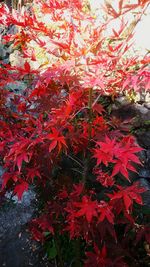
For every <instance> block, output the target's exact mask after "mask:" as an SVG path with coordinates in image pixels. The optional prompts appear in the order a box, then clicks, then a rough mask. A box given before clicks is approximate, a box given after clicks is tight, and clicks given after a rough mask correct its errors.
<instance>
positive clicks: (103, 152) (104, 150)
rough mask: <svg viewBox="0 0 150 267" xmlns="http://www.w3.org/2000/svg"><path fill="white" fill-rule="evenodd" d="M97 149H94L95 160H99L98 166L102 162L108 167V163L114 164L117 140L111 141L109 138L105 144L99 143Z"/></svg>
mask: <svg viewBox="0 0 150 267" xmlns="http://www.w3.org/2000/svg"><path fill="white" fill-rule="evenodd" d="M96 145H97V147H98V148H96V149H94V156H93V157H94V158H96V159H97V165H99V164H100V163H101V162H102V163H104V164H105V165H106V166H108V163H110V162H114V160H113V156H114V148H115V147H116V140H115V139H113V140H111V139H109V138H108V137H107V136H106V138H105V142H97V143H96Z"/></svg>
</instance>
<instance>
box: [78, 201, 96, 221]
mask: <svg viewBox="0 0 150 267" xmlns="http://www.w3.org/2000/svg"><path fill="white" fill-rule="evenodd" d="M74 206H75V207H77V208H79V211H77V212H76V214H75V215H76V217H80V216H85V217H86V219H87V221H88V222H89V223H90V222H91V221H92V218H93V217H97V207H98V206H97V201H92V200H91V199H90V198H89V197H88V196H83V197H82V202H81V203H80V202H76V203H74Z"/></svg>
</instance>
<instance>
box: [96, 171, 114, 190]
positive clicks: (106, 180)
mask: <svg viewBox="0 0 150 267" xmlns="http://www.w3.org/2000/svg"><path fill="white" fill-rule="evenodd" d="M94 174H96V175H97V178H96V180H97V181H98V182H100V183H101V184H102V185H103V186H105V187H108V186H113V185H114V183H115V181H114V179H113V177H112V176H111V175H109V174H108V173H105V172H103V171H102V170H101V169H98V168H96V169H95V170H94Z"/></svg>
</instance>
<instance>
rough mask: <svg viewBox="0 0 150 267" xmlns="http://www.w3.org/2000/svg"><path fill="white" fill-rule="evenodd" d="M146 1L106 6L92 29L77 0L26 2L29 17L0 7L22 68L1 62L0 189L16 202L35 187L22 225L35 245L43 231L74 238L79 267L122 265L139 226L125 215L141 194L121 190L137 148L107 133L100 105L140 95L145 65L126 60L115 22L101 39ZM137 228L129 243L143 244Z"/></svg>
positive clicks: (145, 234)
mask: <svg viewBox="0 0 150 267" xmlns="http://www.w3.org/2000/svg"><path fill="white" fill-rule="evenodd" d="M147 2H148V1H138V3H137V4H136V5H131V4H129V5H126V4H125V1H119V3H118V4H119V5H118V7H119V9H118V10H117V11H116V10H115V9H114V7H113V6H112V5H111V4H110V1H109V2H107V1H106V5H105V11H106V12H107V15H108V21H106V23H103V24H101V25H97V23H96V20H95V19H94V18H93V16H92V14H91V13H90V10H89V9H88V7H87V6H86V5H85V3H84V1H80V0H76V1H75V0H72V1H66V0H61V1H56V0H55V1H54V0H53V1H50V0H47V1H42V0H40V1H39V0H38V1H34V5H33V9H32V10H31V12H30V13H31V14H29V12H27V11H25V10H24V9H22V12H21V13H18V12H17V11H16V12H14V14H10V13H9V10H8V9H7V8H6V6H5V5H2V6H1V7H0V23H2V24H3V25H5V26H10V25H11V24H15V25H16V27H17V29H18V31H17V33H14V34H11V35H5V36H3V42H4V43H8V44H9V42H10V41H11V42H13V44H14V47H15V48H16V47H18V49H20V51H21V54H22V59H24V60H26V61H24V62H23V64H22V66H20V65H19V66H18V65H17V64H16V66H11V65H10V64H4V63H3V62H2V61H1V62H0V64H1V66H0V89H1V92H0V97H1V98H0V111H1V118H0V119H1V126H2V127H1V130H0V141H1V144H0V151H1V153H2V157H3V163H4V167H5V170H6V171H5V173H4V175H3V186H2V189H4V188H5V189H9V188H13V190H14V194H16V195H17V196H18V198H19V199H21V197H22V195H23V193H24V191H26V190H28V187H29V185H31V184H34V185H36V186H37V187H38V188H40V190H41V191H42V192H43V195H44V196H43V201H44V204H45V207H44V208H43V214H42V215H41V216H39V218H37V219H34V220H33V221H32V223H31V229H32V233H33V236H34V238H35V239H36V240H38V241H40V240H42V241H43V242H44V241H45V240H46V236H45V232H49V234H50V236H53V235H55V234H57V235H58V234H59V235H64V234H66V233H67V235H68V236H69V238H70V239H78V238H80V239H81V240H82V241H83V243H84V246H85V250H86V251H87V250H88V249H89V248H90V251H89V252H86V256H87V259H86V260H85V265H84V266H85V267H92V266H93V267H96V266H97V267H98V266H103V267H104V266H105V267H109V266H114V267H117V266H118V267H119V266H121V267H122V266H127V265H126V263H124V262H123V257H122V256H124V252H123V245H122V242H121V241H120V240H121V239H124V236H125V235H126V231H127V230H126V229H128V231H129V230H130V229H133V228H134V226H135V225H137V224H138V222H137V220H138V214H137V213H135V212H134V207H137V206H138V205H139V206H141V205H143V202H142V197H141V194H142V193H143V192H144V189H143V188H140V186H139V185H138V183H132V184H131V185H130V184H129V183H130V182H131V181H130V180H131V178H130V172H131V171H132V172H136V168H135V165H136V164H141V163H140V161H139V159H138V155H137V153H138V152H140V151H141V148H140V147H139V146H138V145H137V143H136V140H135V139H134V138H133V137H132V136H131V135H130V133H127V134H126V135H124V133H123V131H121V128H120V131H119V130H113V128H114V125H115V126H116V125H117V122H116V124H115V122H113V121H112V120H111V119H110V118H109V116H108V109H107V108H108V105H107V104H106V105H105V101H103V100H104V99H109V100H113V99H115V97H116V96H118V94H120V93H122V92H124V91H125V90H128V93H130V91H132V90H133V89H135V90H136V91H140V90H141V88H143V87H145V88H146V90H149V75H150V73H149V69H148V67H147V64H148V63H149V57H146V58H144V59H143V60H139V59H137V58H135V57H130V58H127V57H126V55H125V54H126V52H127V51H128V50H129V48H130V44H129V41H130V39H131V36H129V37H128V38H127V39H126V40H124V39H123V38H121V34H122V32H123V31H124V30H125V29H126V26H127V25H126V24H125V23H124V22H123V20H121V25H120V29H119V30H118V32H117V31H116V30H113V34H112V35H111V36H110V40H109V41H108V40H105V38H104V31H105V28H106V26H107V25H108V23H109V21H110V20H112V19H114V18H118V17H119V16H120V15H123V14H125V13H127V12H128V11H130V10H134V9H135V8H136V7H140V8H141V9H142V8H144V7H145V5H146V3H147ZM35 7H38V8H35ZM39 7H40V8H39ZM39 9H40V10H41V14H40V13H38V12H37V10H39ZM46 15H48V20H49V23H50V25H47V24H46V23H45V22H44V18H45V16H46ZM41 16H42V17H41ZM42 18H43V20H42ZM43 37H44V38H43ZM34 46H35V47H34ZM36 46H37V47H38V49H39V50H40V49H42V53H43V55H45V54H48V56H49V57H50V58H49V59H48V62H47V63H45V62H44V63H39V59H38V55H37V53H36V49H35V48H36ZM43 57H44V56H43ZM34 62H36V63H38V65H37V66H36V67H35V68H34V67H33V66H32V63H34ZM19 63H20V62H19ZM137 66H138V68H137ZM16 81H24V83H26V85H27V89H25V90H23V92H21V93H16V92H14V91H13V90H12V92H10V91H9V89H8V85H9V83H13V84H15V83H16ZM126 132H127V129H126ZM65 162H66V163H65ZM124 225H125V229H124V228H123V226H124ZM121 227H122V228H121ZM120 228H121V232H119V230H118V229H120ZM140 229H141V230H139V231H138V233H137V232H136V231H135V232H134V240H133V243H134V242H138V240H139V239H140V238H139V237H141V238H145V239H146V241H147V242H148V241H149V230H148V226H147V225H146V226H144V225H143V226H142V227H141V228H140ZM145 229H146V230H145ZM136 234H137V237H136ZM120 236H121V237H120ZM116 243H117V245H118V248H119V249H118V250H117V251H115V252H114V254H113V253H112V251H114V248H116ZM126 249H129V250H130V248H129V246H127V247H126V248H125V250H126ZM128 257H129V256H128Z"/></svg>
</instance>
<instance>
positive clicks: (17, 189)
mask: <svg viewBox="0 0 150 267" xmlns="http://www.w3.org/2000/svg"><path fill="white" fill-rule="evenodd" d="M27 190H28V183H27V182H25V181H21V183H20V184H18V185H16V186H15V188H14V193H15V194H16V195H17V196H18V199H19V200H21V198H22V195H23V193H24V192H25V191H27Z"/></svg>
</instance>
